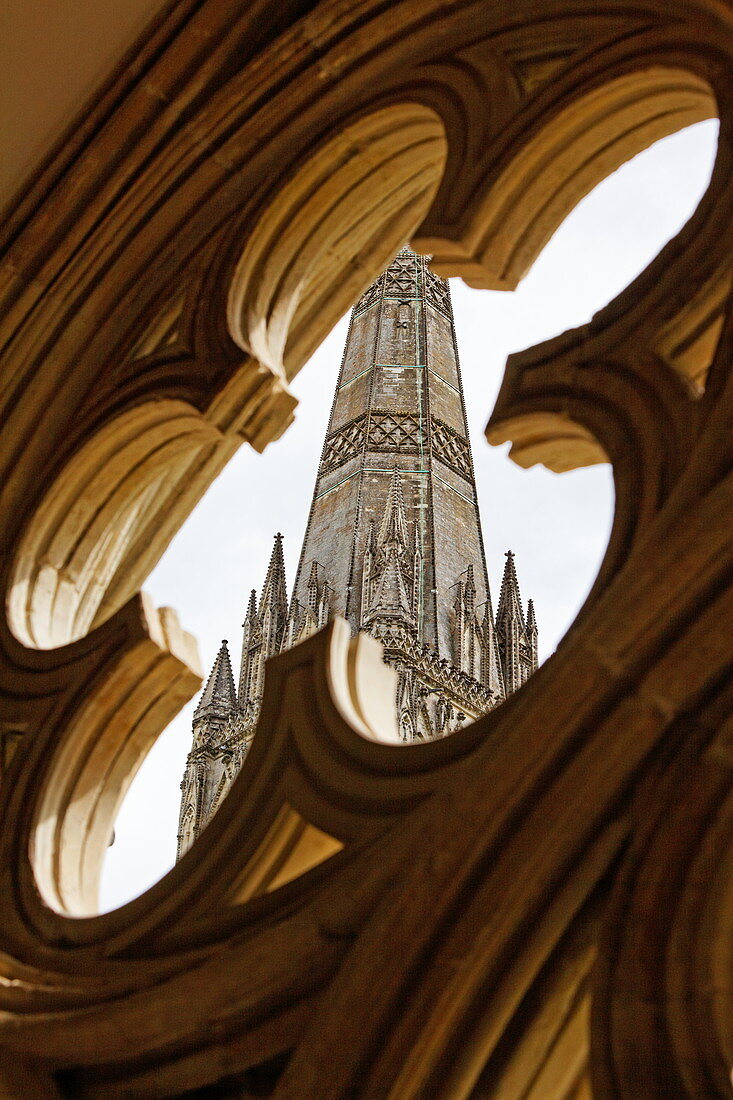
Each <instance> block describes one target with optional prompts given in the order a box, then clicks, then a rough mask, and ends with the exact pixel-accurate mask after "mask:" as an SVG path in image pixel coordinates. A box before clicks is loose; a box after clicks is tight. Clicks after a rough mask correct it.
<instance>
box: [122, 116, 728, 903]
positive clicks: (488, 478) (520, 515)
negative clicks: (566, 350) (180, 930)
mask: <svg viewBox="0 0 733 1100" xmlns="http://www.w3.org/2000/svg"><path fill="white" fill-rule="evenodd" d="M716 138H717V123H715V122H705V123H700V124H699V125H697V126H693V127H690V128H689V129H688V130H685V131H683V132H682V133H680V134H676V135H673V136H672V137H670V138H666V139H664V140H663V141H660V142H658V143H657V144H656V145H655V146H653V147H652V148H651V149H648V150H647V151H646V152H645V153H642V154H641V155H640V156H638V157H636V158H635V159H634V160H633V161H630V162H629V164H627V165H625V166H624V167H622V168H621V169H619V171H618V172H616V173H615V174H614V175H613V176H611V177H609V179H607V180H606V181H605V182H604V183H602V184H601V185H600V186H599V187H597V188H596V190H595V191H594V192H593V193H592V194H591V195H589V196H588V197H587V198H586V199H585V200H583V202H581V203H580V204H579V206H578V207H577V208H576V209H575V211H574V212H573V213H572V214H571V215H570V217H569V218H568V219H567V220H566V221H565V223H564V224H563V225H562V227H561V228H560V229H559V230H558V232H557V233H556V234H555V236H554V237H553V239H552V240H551V241H550V243H549V244H548V245H547V247H546V248H545V250H544V251H543V253H542V255H541V256H540V257H539V259H538V260H537V262H536V263H535V265H534V267H533V268H532V270H531V272H530V273H529V275H528V276H527V277H526V279H525V280H524V281H523V283H522V284H521V286H520V287H519V289H518V290H517V291H516V292H514V293H513V294H502V293H496V292H491V291H478V290H471V289H469V288H468V287H466V286H464V285H463V283H461V282H460V281H459V280H456V279H453V280H451V292H452V297H453V309H454V313H455V321H456V331H457V337H458V349H459V354H460V360H461V367H462V372H463V382H464V388H465V394H466V403H467V407H468V416H469V429H470V434H471V442H472V446H473V455H474V463H475V467H476V480H477V485H478V493H479V501H480V507H481V519H482V525H483V532H484V539H485V544H486V554H487V559H488V560H487V564H488V568H489V579H490V583H491V586H492V592H493V595H494V606H496V596H497V594H498V588H499V583H500V580H501V574H502V570H503V564H504V556H503V555H504V552H505V550H507V549H511V550H513V551H514V552H515V554H516V556H517V557H516V562H517V571H518V575H519V583H520V588H521V591H522V596H523V598H524V599H525V601H526V599H527V597H530V596H531V597H533V598H534V600H535V605H536V608H537V620H538V625H539V643H540V656H541V658H542V659H544V658H546V657H547V656H549V655H550V654H551V653H552V652H553V650H554V649H555V648H556V646H557V643H558V642H559V640H560V639H561V638H562V636H563V634H564V633H565V631H566V630H567V628H568V626H569V625H570V623H571V622H572V620H573V618H574V617H575V614H576V612H577V610H578V608H579V607H580V605H581V604H582V601H583V599H584V598H585V596H586V594H587V592H588V590H589V588H590V586H591V584H592V582H593V579H594V577H595V575H596V573H597V570H598V566H599V564H600V561H601V558H602V555H603V552H604V550H605V547H606V544H607V541H608V535H609V532H610V527H611V520H612V510H613V482H612V477H611V472H610V469H609V468H608V467H607V466H595V467H591V468H589V469H584V470H578V471H574V472H572V473H569V474H562V475H557V474H552V473H549V472H548V471H546V470H544V469H542V468H538V467H535V468H533V469H531V470H520V469H519V468H518V467H517V466H515V465H514V464H513V463H512V462H511V461H510V460H509V459H508V458H507V454H506V452H507V450H508V446H506V447H501V448H492V447H489V446H488V444H487V443H486V441H485V439H484V436H483V431H484V427H485V425H486V421H487V419H488V416H489V413H490V412H491V409H492V407H493V403H494V400H495V397H496V393H497V391H498V388H499V384H500V381H501V376H502V371H503V366H504V361H505V359H506V357H507V355H508V354H509V353H510V352H512V351H517V350H521V349H522V348H526V347H531V346H532V345H533V344H536V343H538V342H539V341H541V340H545V339H548V338H549V337H551V336H554V335H556V334H557V333H560V332H563V331H565V329H567V328H570V327H573V326H575V325H579V324H582V323H584V322H585V321H587V320H588V319H589V318H590V317H591V316H592V315H593V314H594V313H595V312H597V311H598V309H600V308H601V307H602V306H604V305H605V304H606V303H607V302H608V301H610V300H611V299H612V298H613V297H615V296H616V294H617V293H618V292H619V291H620V290H622V289H623V287H625V286H626V285H627V283H628V282H630V280H631V279H632V278H634V276H636V275H637V274H638V273H639V272H640V271H641V270H643V268H644V267H646V265H647V264H648V263H649V261H650V260H651V259H652V258H653V257H654V255H655V254H656V253H657V252H658V251H659V249H660V248H661V246H662V245H663V244H664V243H665V242H666V241H667V240H669V239H670V237H672V236H674V234H675V233H676V232H677V231H678V230H679V228H680V227H681V226H682V225H683V224H684V222H685V221H687V219H688V218H689V216H690V214H691V213H692V212H693V211H694V209H695V207H696V205H697V203H698V201H699V198H700V196H701V195H702V193H703V192H704V190H705V187H706V186H707V183H708V180H709V178H710V173H711V170H712V164H713V159H714V154H715V147H716ZM346 328H347V318H344V319H342V320H341V321H340V322H339V323H338V325H336V327H335V328H334V330H333V332H332V333H331V334H330V336H329V337H328V338H327V339H326V340H325V341H324V343H323V344H322V345H321V347H320V348H319V349H318V351H317V352H316V354H315V355H314V356H313V358H312V359H311V360H310V362H309V363H308V364H307V365H306V366H305V368H304V369H303V370H302V372H301V373H300V375H299V376H298V377H297V378H296V379H295V381H294V383H293V386H292V388H293V390H294V392H295V394H296V396H297V397H298V399H299V402H300V404H299V406H298V409H297V410H296V420H295V423H294V424H293V426H292V427H291V428H290V429H289V430H288V431H287V432H286V433H285V435H284V436H283V438H282V439H281V440H279V441H278V442H277V443H274V444H272V445H271V446H270V447H268V448H267V450H266V451H265V453H264V455H256V454H255V453H254V452H253V451H252V450H251V449H249V448H248V447H246V446H244V447H242V449H241V450H240V451H239V453H238V454H237V455H236V456H235V457H234V458H233V459H232V461H231V462H230V463H229V465H228V467H227V468H226V470H225V471H224V472H223V473H222V474H221V476H220V477H219V478H218V480H217V481H216V482H215V484H214V485H212V487H211V488H210V490H209V492H208V493H207V494H206V496H205V498H204V499H203V500H202V501H201V503H200V504H199V505H198V507H197V508H196V510H195V511H194V512H193V514H192V515H191V517H190V518H189V520H188V522H187V523H186V525H185V526H184V527H183V528H182V530H181V531H180V532H179V534H178V535H177V536H176V538H175V539H174V540H173V542H172V543H171V546H170V547H169V549H168V551H167V553H166V555H165V557H164V558H163V559H162V561H161V562H160V564H159V565H158V567H157V568H156V569H155V570H154V572H153V573H152V574H151V575H150V577H149V578H148V581H147V583H146V584H145V589H146V591H148V592H149V593H150V594H151V595H152V596H153V598H154V600H155V602H156V604H157V605H158V606H164V605H167V606H171V607H175V608H176V609H177V611H178V612H179V615H180V618H181V622H182V624H183V626H184V627H185V628H186V629H187V630H190V631H191V632H192V633H194V634H195V635H196V637H197V638H198V641H199V647H200V652H201V657H202V662H203V665H204V668H205V670H206V673H207V674H208V670H209V668H210V667H211V664H212V661H213V659H214V657H215V655H216V651H217V649H218V647H219V644H220V641H221V639H222V638H228V639H229V643H230V645H229V648H230V652H231V655H232V662H233V664H234V666H235V676H236V675H237V673H238V667H239V657H240V644H241V623H242V619H243V616H244V611H245V606H246V603H247V597H248V593H249V590H250V588H253V587H256V588H257V589H258V591H259V589H260V587H261V585H262V581H263V580H264V573H265V569H266V566H267V562H268V559H269V556H270V551H271V546H272V537H273V535H274V534H275V532H276V531H282V532H283V534H284V536H285V560H286V566H287V573H288V582H289V584H290V583H292V579H293V576H294V573H295V568H296V565H297V560H298V555H299V553H300V546H301V542H302V539H303V534H304V530H305V523H306V518H307V512H308V507H309V504H310V499H311V495H312V492H313V485H314V481H315V475H316V467H317V463H318V458H319V456H320V451H321V446H322V443H323V436H324V434H325V430H326V424H327V420H328V414H329V410H330V406H331V400H332V396H333V388H334V386H335V383H336V376H337V373H338V369H339V364H340V361H341V354H342V351H343V345H344V341H345V338H346ZM194 706H195V699H194V700H193V701H192V702H191V703H190V704H189V705H188V706H187V707H186V708H185V709H184V710H183V711H182V712H181V713H180V714H179V715H178V717H177V718H176V719H175V721H174V722H172V723H171V725H170V726H169V727H168V728H167V729H166V730H165V731H164V732H163V733H162V734H161V736H160V738H159V739H158V741H157V743H156V745H155V746H154V747H153V749H152V751H151V752H150V754H149V756H148V758H147V760H146V761H145V763H144V765H143V767H142V768H141V769H140V772H139V773H138V776H137V778H136V780H135V782H134V783H133V785H132V787H131V789H130V791H129V793H128V796H127V798H126V800H125V803H124V805H123V807H122V810H121V812H120V815H119V817H118V821H117V826H116V841H115V844H114V845H113V847H112V848H111V849H110V851H109V854H108V857H107V863H106V866H105V870H104V874H103V878H102V887H101V908H102V909H103V910H107V909H113V908H115V907H116V906H118V905H121V904H122V903H123V902H125V901H127V900H129V899H130V898H132V897H135V896H136V895H137V894H139V893H141V892H142V890H144V889H145V888H147V887H148V886H150V885H151V884H152V883H153V882H155V881H156V880H157V879H158V878H159V877H160V876H161V875H162V874H163V873H164V872H165V871H166V870H168V868H169V867H170V866H171V865H172V863H173V860H174V858H175V843H176V832H177V827H178V806H179V799H180V789H179V784H180V781H181V777H182V775H183V769H184V765H185V760H186V754H187V752H188V750H189V748H190V745H191V715H192V712H193V708H194ZM396 751H400V750H399V749H398V750H396Z"/></svg>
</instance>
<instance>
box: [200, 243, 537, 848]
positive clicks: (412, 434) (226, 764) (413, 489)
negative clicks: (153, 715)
mask: <svg viewBox="0 0 733 1100" xmlns="http://www.w3.org/2000/svg"><path fill="white" fill-rule="evenodd" d="M491 608H492V604H491V593H490V589H489V580H488V575H487V570H486V561H485V557H484V548H483V538H482V534H481V524H480V519H479V512H478V501H477V494H476V485H475V481H474V472H473V463H472V461H471V447H470V443H469V438H468V425H467V421H466V410H465V404H464V399H463V383H462V379H461V370H460V365H459V362H458V352H457V348H456V335H455V330H454V325H453V312H452V307H451V300H450V290H449V287H448V284H447V283H446V282H445V281H444V280H443V279H440V278H438V277H437V276H436V275H434V274H433V273H432V271H431V270H430V266H429V263H428V260H427V259H426V258H425V257H423V256H419V255H417V254H416V253H415V252H413V251H412V250H411V249H410V248H408V247H405V248H402V249H401V250H400V251H399V252H398V253H397V255H396V256H395V258H394V259H393V261H392V262H391V263H390V264H389V266H388V267H387V269H386V270H385V271H384V272H382V274H381V275H380V276H379V277H378V278H377V279H376V280H375V281H374V282H373V283H372V285H371V286H370V287H368V288H367V290H366V291H365V292H364V294H363V295H362V296H361V298H360V299H359V301H358V302H357V303H356V305H355V306H354V309H353V311H352V314H351V320H350V325H349V334H348V337H347V341H346V348H345V350H344V355H343V360H342V363H341V369H340V372H339V376H338V380H337V384H336V392H335V395H334V400H333V404H332V406H331V415H330V419H329V423H328V429H327V434H326V439H325V442H324V446H323V451H322V453H321V458H320V462H319V466H318V473H317V476H316V484H315V489H314V493H313V499H312V501H311V508H310V513H309V517H308V524H307V527H306V532H305V538H304V540H303V546H302V549H301V554H300V560H299V563H298V569H297V573H296V576H295V583H294V585H293V590H292V596H291V599H290V601H289V606H288V594H287V586H286V581H285V562H284V556H283V543H282V535H280V534H278V535H277V536H276V537H275V544H274V546H273V550H272V555H271V557H270V563H269V566H268V569H267V575H266V577H265V583H264V585H263V587H262V592H261V595H260V598H259V600H257V598H256V595H255V594H254V593H253V594H252V596H251V597H250V601H249V606H248V609H247V614H246V616H245V621H244V635H243V644H242V667H241V675H240V688H239V697H238V700H237V701H236V702H237V710H236V714H235V716H234V718H231V719H226V720H224V719H217V721H219V722H220V723H221V729H220V731H219V733H218V735H217V736H212V737H211V738H210V739H209V740H208V741H207V742H206V745H205V746H203V745H201V744H199V747H198V748H195V749H194V751H192V753H191V755H190V757H189V764H188V766H187V771H186V778H185V782H184V786H185V791H184V798H183V800H182V818H181V821H182V826H181V837H182V841H181V845H182V846H185V845H186V844H187V843H189V841H190V839H191V838H192V837H194V836H196V835H198V832H199V830H200V828H202V827H203V824H204V823H205V821H206V820H207V815H210V814H211V813H213V812H214V809H215V808H216V806H217V805H218V804H219V800H220V798H221V797H222V796H223V794H222V792H223V791H225V789H227V788H226V784H227V783H228V782H229V781H230V777H231V775H232V774H233V773H234V771H235V768H236V767H237V766H238V764H237V761H239V762H241V759H243V758H244V755H245V753H246V752H247V750H248V747H249V744H250V742H251V740H252V737H253V736H254V730H255V727H256V722H257V716H258V714H259V709H260V706H261V704H262V698H263V692H264V678H265V663H266V661H267V659H268V658H269V657H272V656H274V655H275V654H277V653H280V652H282V650H283V649H287V648H289V647H290V646H293V645H296V644H298V643H299V642H302V641H304V640H305V639H306V638H307V637H308V636H309V635H310V634H312V633H313V632H314V631H316V630H318V629H320V628H321V627H322V626H324V625H325V623H327V622H328V620H329V619H330V618H331V617H332V616H333V615H340V616H341V617H343V618H344V619H346V620H347V622H348V623H349V624H350V626H351V628H352V630H353V631H354V632H356V631H358V630H366V631H368V632H369V633H371V634H372V635H373V636H375V637H376V638H378V639H379V640H380V641H381V642H382V648H383V654H384V660H385V661H386V663H387V664H388V665H390V666H391V667H392V668H393V669H394V670H395V672H396V673H397V684H396V688H395V697H394V698H395V706H396V714H397V719H398V727H399V730H400V734H401V736H402V737H403V739H404V740H406V741H411V740H419V739H431V738H435V737H443V736H444V735H446V734H449V733H451V732H453V731H454V730H456V729H458V728H460V727H461V726H462V725H463V724H464V723H465V722H466V721H468V720H471V719H474V718H477V717H478V716H479V715H481V714H485V713H486V712H487V711H488V710H490V709H491V707H492V706H494V705H496V703H498V702H500V701H501V700H502V699H504V698H505V697H506V695H508V694H509V692H511V691H513V690H515V689H516V688H517V687H519V686H520V685H521V684H522V683H523V682H524V680H525V679H526V677H527V676H528V675H529V672H531V671H532V669H533V668H534V667H536V652H537V630H536V624H535V621H534V612H533V610H532V609H531V607H530V608H528V612H527V622H526V623H525V620H524V615H523V613H522V605H521V599H520V595H519V585H518V583H517V579H516V571H515V569H514V559H513V555H512V554H511V553H510V554H509V555H508V556H507V566H506V569H505V572H504V581H503V583H502V589H501V597H500V600H499V609H498V612H497V617H496V620H495V619H494V617H493V615H492V611H491ZM221 660H222V663H223V662H224V656H222V658H221ZM226 661H227V662H228V654H227V656H226ZM217 675H218V674H217ZM217 682H218V681H217ZM208 691H209V688H208V686H207V692H208ZM227 692H229V696H228V698H229V703H228V707H229V709H231V707H232V705H233V703H232V697H233V692H232V691H230V689H229V688H227ZM227 692H225V693H224V694H225V695H226V694H227ZM205 695H206V693H205ZM207 698H208V696H207ZM199 706H200V707H203V708H204V709H206V706H208V704H205V701H204V699H202V702H201V703H200V704H199ZM224 709H226V708H224ZM197 713H198V712H197ZM227 713H228V712H227ZM194 727H195V730H196V728H197V727H196V723H194ZM194 743H195V745H196V744H197V742H196V735H195V738H194ZM225 773H226V774H225ZM202 776H203V780H202V782H203V786H202V787H201V791H202V792H203V793H202V794H201V797H200V798H199V796H198V794H196V792H197V791H199V782H200V780H201V777H202ZM197 807H203V809H202V810H201V812H199V809H198V808H197ZM180 850H183V848H181V849H180Z"/></svg>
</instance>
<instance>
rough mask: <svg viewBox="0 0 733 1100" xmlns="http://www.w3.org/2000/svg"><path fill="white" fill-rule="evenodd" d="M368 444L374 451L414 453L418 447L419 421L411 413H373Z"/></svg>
mask: <svg viewBox="0 0 733 1100" xmlns="http://www.w3.org/2000/svg"><path fill="white" fill-rule="evenodd" d="M368 444H369V446H370V447H371V448H373V449H374V450H376V451H416V450H418V449H419V446H420V420H419V418H418V417H417V416H413V415H412V414H411V413H388V412H373V413H372V415H371V421H370V424H369V438H368Z"/></svg>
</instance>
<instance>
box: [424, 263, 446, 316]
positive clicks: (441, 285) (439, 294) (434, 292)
mask: <svg viewBox="0 0 733 1100" xmlns="http://www.w3.org/2000/svg"><path fill="white" fill-rule="evenodd" d="M425 299H426V301H428V302H430V304H431V305H432V306H435V308H436V309H439V310H440V312H441V313H444V314H445V315H446V317H450V315H451V308H450V296H449V294H448V284H447V282H446V281H445V279H440V278H438V276H437V275H433V273H432V271H428V270H427V268H426V270H425Z"/></svg>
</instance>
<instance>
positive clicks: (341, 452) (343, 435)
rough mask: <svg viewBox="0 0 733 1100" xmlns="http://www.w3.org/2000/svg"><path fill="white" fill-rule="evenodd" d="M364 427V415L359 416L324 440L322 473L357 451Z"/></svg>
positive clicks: (346, 459) (360, 443) (362, 443)
mask: <svg viewBox="0 0 733 1100" xmlns="http://www.w3.org/2000/svg"><path fill="white" fill-rule="evenodd" d="M365 428H366V416H359V417H357V419H356V420H352V421H351V422H350V423H349V424H346V425H345V426H344V427H343V428H342V429H341V430H340V431H339V432H336V434H335V435H332V436H331V438H330V439H327V440H326V446H325V448H324V451H323V459H322V460H321V472H322V473H327V472H328V471H329V470H334V469H335V468H336V467H337V466H341V465H342V464H343V463H344V462H348V460H349V459H350V458H353V457H354V455H357V454H358V453H359V451H360V450H361V448H362V446H363V445H364V430H365Z"/></svg>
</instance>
